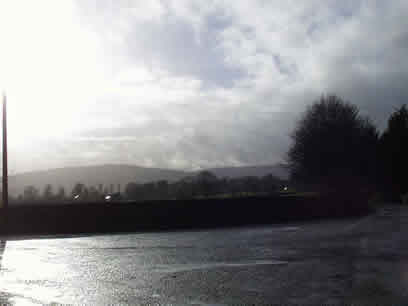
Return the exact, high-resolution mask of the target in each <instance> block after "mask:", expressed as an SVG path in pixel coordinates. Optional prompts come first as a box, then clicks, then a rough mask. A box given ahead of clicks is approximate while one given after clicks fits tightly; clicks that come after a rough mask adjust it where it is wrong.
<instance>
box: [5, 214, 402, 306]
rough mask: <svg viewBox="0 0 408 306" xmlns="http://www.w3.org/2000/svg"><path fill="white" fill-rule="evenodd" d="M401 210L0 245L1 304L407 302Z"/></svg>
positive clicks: (48, 239) (11, 242)
mask: <svg viewBox="0 0 408 306" xmlns="http://www.w3.org/2000/svg"><path fill="white" fill-rule="evenodd" d="M407 230H408V210H407V209H405V208H401V207H396V208H393V209H388V210H381V211H380V212H379V213H377V214H376V215H373V216H369V217H365V218H362V219H352V220H342V221H324V222H314V223H294V224H286V225H275V226H267V227H246V228H231V229H223V230H206V231H188V232H166V233H148V234H146V233H140V234H135V233H132V234H120V235H101V236H87V237H59V238H58V237H43V238H41V239H38V237H37V238H36V239H32V238H31V239H19V240H10V239H9V240H7V241H6V240H3V241H2V243H1V245H0V251H1V252H0V254H1V269H0V302H2V303H9V304H49V303H64V304H81V303H85V304H117V303H125V304H135V303H139V304H143V303H144V304H147V303H161V304H177V305H179V304H185V305H192V304H195V305H222V304H227V305H228V304H243V303H244V304H302V305H303V304H323V303H326V304H331V305H341V304H343V303H345V302H353V301H357V302H359V303H368V304H370V303H371V302H372V301H373V299H374V300H375V301H392V302H398V303H400V302H401V303H405V302H407V301H408V299H407V297H408V293H407V288H408V260H407V259H408V241H407V235H406V234H405V233H407Z"/></svg>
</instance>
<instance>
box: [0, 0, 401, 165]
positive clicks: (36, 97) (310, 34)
mask: <svg viewBox="0 0 408 306" xmlns="http://www.w3.org/2000/svg"><path fill="white" fill-rule="evenodd" d="M407 16H408V2H406V1H403V0H400V1H398V0H396V1H387V2H386V1H375V0H373V1H369V0H359V1H351V0H347V1H341V2H339V1H335V0H328V1H323V0H311V1H303V2H299V1H261V0H259V1H232V0H219V1H216V0H213V1H198V0H197V1H194V0H189V1H187V0H151V1H130V0H129V1H110V0H98V1H96V0H93V1H92V0H89V1H74V0H72V1H63V2H62V3H60V2H58V3H56V2H55V1H51V0H50V1H46V0H41V1H35V2H30V1H22V0H21V1H11V0H10V1H7V0H6V1H2V2H1V4H0V37H2V40H1V41H0V67H1V69H0V86H2V87H3V88H5V89H6V90H7V94H8V98H9V104H10V134H11V136H12V137H10V142H11V151H12V153H14V154H11V157H10V158H11V159H13V158H14V159H13V163H14V164H13V167H14V168H13V169H15V171H24V170H30V169H34V168H50V167H55V166H59V167H60V166H66V165H77V164H81V165H82V164H90V163H93V164H95V163H108V162H109V163H110V162H116V163H131V164H138V165H145V166H157V167H170V168H180V169H192V168H200V167H207V166H208V167H210V166H222V165H242V164H267V163H276V162H280V161H282V160H283V159H284V157H285V152H286V151H287V149H288V145H289V137H288V135H289V133H290V131H291V129H293V126H294V123H295V120H296V119H297V118H298V117H299V115H300V113H301V112H302V111H303V109H304V107H305V105H306V104H309V103H311V102H313V100H314V99H316V98H317V97H319V96H320V95H321V94H323V93H329V92H334V93H338V94H339V95H341V96H342V97H344V98H345V99H348V100H350V101H351V102H353V103H355V104H357V105H359V106H360V108H361V110H362V112H364V113H366V114H369V115H370V116H371V117H372V118H374V120H375V121H376V122H377V123H378V124H379V126H380V127H383V126H384V124H385V121H386V118H387V117H388V114H389V113H390V112H391V111H392V109H393V107H394V106H398V105H400V104H402V103H406V102H407V97H408V90H407V88H406V85H405V84H407V81H408V80H407V79H408V64H407V63H406V61H405V55H406V53H407V48H408V30H407V29H408V24H407V23H408V21H407V20H408V18H406V17H407ZM27 151H30V152H32V153H30V154H28V153H27Z"/></svg>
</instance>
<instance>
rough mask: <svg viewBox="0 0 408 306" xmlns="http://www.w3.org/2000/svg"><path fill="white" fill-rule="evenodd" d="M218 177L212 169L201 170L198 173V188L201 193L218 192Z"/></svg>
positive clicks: (210, 193) (205, 194)
mask: <svg viewBox="0 0 408 306" xmlns="http://www.w3.org/2000/svg"><path fill="white" fill-rule="evenodd" d="M216 187H217V177H216V176H215V175H214V174H213V173H211V172H210V171H201V172H200V173H199V174H198V175H197V189H198V192H199V193H200V194H201V195H204V196H209V195H212V194H214V193H215V192H216Z"/></svg>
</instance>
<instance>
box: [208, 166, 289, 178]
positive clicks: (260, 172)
mask: <svg viewBox="0 0 408 306" xmlns="http://www.w3.org/2000/svg"><path fill="white" fill-rule="evenodd" d="M208 170H209V171H211V172H212V173H214V174H215V175H216V176H217V177H219V178H222V177H230V178H236V177H243V176H257V177H262V176H265V175H268V174H272V175H274V176H276V177H278V178H281V179H285V180H286V179H288V178H289V171H288V169H287V167H286V166H285V165H282V164H277V165H266V166H244V167H226V168H212V169H208Z"/></svg>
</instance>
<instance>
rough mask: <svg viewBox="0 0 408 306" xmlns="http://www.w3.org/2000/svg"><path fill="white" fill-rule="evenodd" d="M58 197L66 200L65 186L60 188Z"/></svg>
mask: <svg viewBox="0 0 408 306" xmlns="http://www.w3.org/2000/svg"><path fill="white" fill-rule="evenodd" d="M57 199H58V200H60V201H64V200H65V188H64V187H62V186H61V187H60V188H59V189H58V193H57Z"/></svg>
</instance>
